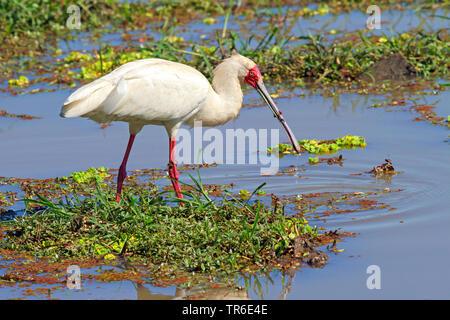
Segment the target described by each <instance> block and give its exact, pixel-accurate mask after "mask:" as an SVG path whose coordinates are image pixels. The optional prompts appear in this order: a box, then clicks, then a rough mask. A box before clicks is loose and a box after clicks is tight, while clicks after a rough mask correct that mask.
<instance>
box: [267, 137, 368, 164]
mask: <svg viewBox="0 0 450 320" xmlns="http://www.w3.org/2000/svg"><path fill="white" fill-rule="evenodd" d="M298 143H299V145H300V148H301V150H302V151H303V152H309V153H311V154H318V155H321V154H330V153H336V152H338V151H340V150H342V149H353V148H364V147H365V146H366V145H367V144H366V140H365V139H364V138H363V137H360V136H344V137H340V138H337V139H333V140H316V139H312V140H307V139H303V140H299V141H298ZM273 151H278V153H279V154H296V153H295V151H294V150H293V149H292V145H290V144H285V143H281V144H279V145H278V146H276V147H270V148H268V149H267V152H268V153H271V152H273ZM309 161H310V162H313V163H316V162H318V158H309Z"/></svg>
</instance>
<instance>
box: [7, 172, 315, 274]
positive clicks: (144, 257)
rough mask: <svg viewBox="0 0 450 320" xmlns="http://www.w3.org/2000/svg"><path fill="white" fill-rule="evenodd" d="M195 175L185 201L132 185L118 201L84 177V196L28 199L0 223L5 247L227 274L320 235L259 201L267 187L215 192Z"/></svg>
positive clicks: (271, 260) (272, 260)
mask: <svg viewBox="0 0 450 320" xmlns="http://www.w3.org/2000/svg"><path fill="white" fill-rule="evenodd" d="M99 172H100V173H101V171H99ZM91 174H92V172H91ZM77 178H79V177H78V175H77ZM67 179H68V178H67ZM193 181H194V183H193V185H192V186H186V187H187V188H185V189H189V190H190V191H183V193H184V195H185V199H183V200H182V205H180V204H179V202H180V200H179V199H177V198H172V196H171V195H172V192H167V191H157V190H155V189H153V190H149V189H145V188H134V187H131V186H129V187H127V188H125V190H126V193H125V194H124V196H123V199H122V200H121V201H120V202H117V201H114V198H115V192H114V190H113V188H112V187H110V185H109V184H103V183H99V181H98V179H95V177H94V178H92V179H84V180H82V181H81V182H80V183H79V184H80V186H81V185H85V186H86V188H84V190H88V191H86V194H85V195H84V197H82V198H81V197H78V196H76V195H74V196H72V197H70V196H66V198H65V201H59V202H55V201H50V200H49V199H47V198H44V197H42V196H39V195H38V196H37V197H36V198H34V199H27V200H25V202H26V203H27V204H28V206H29V207H28V208H29V209H28V212H27V213H26V214H25V215H23V216H18V217H16V218H15V219H14V220H8V221H4V222H2V228H3V229H4V230H6V234H7V236H6V237H5V238H3V241H1V247H2V248H3V249H9V250H13V251H19V252H25V253H30V254H32V255H34V256H37V257H50V258H52V259H54V260H60V259H66V258H85V259H88V258H104V259H115V258H117V257H118V256H126V257H128V258H130V259H136V260H137V261H141V262H145V263H147V264H150V265H157V266H166V267H169V268H174V270H175V269H176V270H184V271H199V272H212V273H214V272H217V273H222V272H225V273H227V272H235V271H239V270H241V269H244V268H259V269H263V268H267V267H268V266H270V265H275V264H276V263H277V261H278V260H279V259H280V258H281V257H285V258H286V257H289V256H290V257H293V256H292V254H293V245H294V242H295V239H296V238H306V239H309V240H314V239H315V238H316V237H318V236H319V233H318V232H317V230H316V229H315V228H313V227H311V226H310V225H309V224H308V222H307V221H306V220H305V219H304V218H302V217H299V216H287V215H285V214H284V207H283V205H282V204H281V203H276V204H275V206H271V205H267V204H264V203H263V202H262V201H261V200H260V199H258V200H254V199H253V196H254V195H255V194H262V193H261V187H262V186H260V187H259V188H257V189H256V190H255V191H254V192H253V193H251V194H248V195H247V196H246V197H245V198H244V199H241V198H240V197H235V196H233V195H232V194H231V193H229V192H225V195H224V196H222V197H217V198H215V199H212V197H210V196H209V195H208V192H207V191H206V190H205V188H204V187H203V185H202V184H201V180H200V177H199V178H198V179H194V178H193ZM74 183H76V182H74ZM32 208H33V209H32Z"/></svg>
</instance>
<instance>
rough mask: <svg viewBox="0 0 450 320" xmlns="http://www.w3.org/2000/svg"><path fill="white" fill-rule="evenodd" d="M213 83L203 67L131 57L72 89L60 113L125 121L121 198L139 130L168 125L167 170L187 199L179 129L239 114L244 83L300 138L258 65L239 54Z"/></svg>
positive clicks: (222, 67)
mask: <svg viewBox="0 0 450 320" xmlns="http://www.w3.org/2000/svg"><path fill="white" fill-rule="evenodd" d="M213 74H214V77H213V81H212V85H211V84H210V83H209V81H208V80H207V79H206V77H205V76H204V75H203V74H202V73H201V72H199V71H197V70H195V69H194V68H192V67H189V66H187V65H184V64H181V63H176V62H172V61H167V60H163V59H142V60H136V61H132V62H128V63H126V64H124V65H122V66H120V67H119V68H117V69H115V70H113V71H112V72H110V73H109V74H107V75H105V76H103V77H101V78H99V79H97V80H95V81H93V82H91V83H89V84H87V85H84V86H82V87H81V88H79V89H78V90H76V91H75V92H74V93H72V94H71V95H70V96H69V98H67V100H66V101H65V102H64V105H63V107H62V109H61V114H60V115H61V117H64V118H71V117H80V116H81V117H87V118H90V119H92V120H94V121H96V122H99V123H106V122H111V121H125V122H128V124H129V132H130V138H129V141H128V146H127V149H126V152H125V155H124V158H123V161H122V164H121V166H120V169H119V173H118V177H117V195H116V200H118V201H119V200H120V195H121V191H122V184H123V180H124V179H125V177H126V164H127V160H128V156H129V154H130V150H131V147H132V145H133V141H134V138H135V136H136V134H138V133H139V131H141V129H142V127H143V126H144V125H148V124H153V125H161V126H164V127H165V128H166V130H167V133H168V135H169V165H168V171H169V176H170V178H171V181H172V185H173V187H174V189H175V193H176V195H177V197H178V198H180V199H182V198H183V195H182V194H181V189H180V186H179V184H178V172H177V168H176V162H175V152H174V149H175V144H176V134H177V131H178V128H179V127H180V126H181V125H182V124H183V123H185V124H187V125H191V126H192V125H193V123H194V121H201V123H202V125H203V126H217V125H221V124H224V123H226V122H228V121H229V120H231V119H234V118H236V117H237V116H238V114H239V111H240V109H241V108H242V100H243V94H242V89H241V86H242V85H243V84H244V83H247V84H249V85H251V86H252V87H253V88H255V89H256V90H257V91H258V93H259V94H260V95H261V97H262V98H263V99H264V101H265V102H266V103H267V104H268V106H269V107H270V109H271V110H272V112H273V114H274V116H275V117H276V118H278V120H279V121H280V122H281V124H282V126H283V128H284V129H285V131H286V133H287V135H288V137H289V139H290V141H291V143H292V145H293V147H294V149H295V150H296V151H297V152H299V151H300V147H299V145H298V142H297V140H296V138H295V136H294V134H293V133H292V131H291V130H290V129H289V127H288V125H287V123H286V122H285V121H284V119H283V117H282V115H281V112H280V111H279V110H278V109H277V107H276V105H275V103H274V102H273V100H272V99H271V97H270V95H269V93H268V92H267V89H266V88H265V86H264V83H263V80H262V76H261V73H260V71H259V69H258V67H257V65H256V64H255V63H254V62H253V61H251V60H250V59H248V58H246V57H244V56H241V55H239V54H237V53H234V54H232V55H231V56H230V57H229V58H227V59H224V60H223V61H222V62H221V63H220V64H219V65H217V67H216V68H215V69H214V71H213Z"/></svg>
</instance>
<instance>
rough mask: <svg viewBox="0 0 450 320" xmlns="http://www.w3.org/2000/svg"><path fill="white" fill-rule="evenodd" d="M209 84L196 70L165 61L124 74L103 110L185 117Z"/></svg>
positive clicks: (154, 118) (147, 117) (171, 118)
mask: <svg viewBox="0 0 450 320" xmlns="http://www.w3.org/2000/svg"><path fill="white" fill-rule="evenodd" d="M209 87H210V84H209V82H208V80H207V79H206V78H205V77H204V76H203V75H202V74H201V73H200V72H198V71H197V70H195V69H193V68H191V67H188V66H186V65H183V64H179V63H174V62H169V61H163V62H160V63H155V64H151V65H145V66H142V67H141V68H137V69H133V70H131V71H130V72H128V73H126V74H124V75H123V76H121V78H120V79H119V81H118V82H117V85H116V86H115V87H114V89H113V90H112V91H111V93H110V94H109V95H108V97H107V98H106V99H105V101H103V103H102V106H101V111H102V112H104V113H105V114H108V115H114V116H116V117H136V118H139V119H142V120H146V121H175V120H176V119H182V118H183V117H185V116H186V115H188V114H189V113H191V112H192V111H193V110H195V109H196V108H198V106H199V104H200V103H201V102H202V101H203V100H204V99H206V96H207V94H208V90H209Z"/></svg>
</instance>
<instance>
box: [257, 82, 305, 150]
mask: <svg viewBox="0 0 450 320" xmlns="http://www.w3.org/2000/svg"><path fill="white" fill-rule="evenodd" d="M256 90H257V91H258V93H259V94H260V95H261V97H262V98H263V99H264V101H265V102H266V103H267V105H268V106H269V108H270V110H272V112H273V115H274V117H275V118H277V119H278V120H279V121H280V123H281V125H282V126H283V128H284V131H286V134H287V136H288V137H289V140H291V144H292V147H293V148H294V150H295V151H296V152H297V153H300V145H299V144H298V141H297V139H296V138H295V136H294V133H293V132H292V131H291V129H290V128H289V126H288V124H287V122H286V121H285V120H284V118H283V116H282V115H281V112H280V110H278V108H277V106H276V105H275V102H273V100H272V98H271V97H270V94H269V93H268V92H267V89H266V87H265V86H264V83H263V81H262V80H259V81H258V82H257V83H256Z"/></svg>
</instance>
